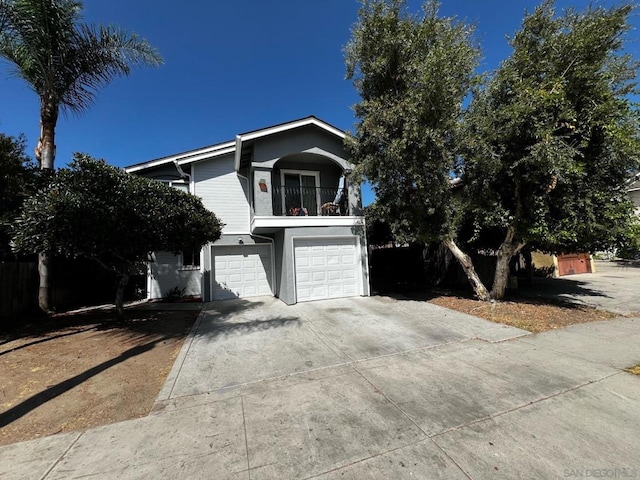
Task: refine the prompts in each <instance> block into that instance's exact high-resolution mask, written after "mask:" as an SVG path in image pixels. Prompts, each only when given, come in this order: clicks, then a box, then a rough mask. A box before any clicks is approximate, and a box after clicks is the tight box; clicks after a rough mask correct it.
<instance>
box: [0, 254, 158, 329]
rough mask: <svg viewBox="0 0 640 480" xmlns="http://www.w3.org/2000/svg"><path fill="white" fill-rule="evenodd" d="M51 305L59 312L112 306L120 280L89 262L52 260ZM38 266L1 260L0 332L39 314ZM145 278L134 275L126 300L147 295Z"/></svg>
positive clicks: (30, 262) (126, 293)
mask: <svg viewBox="0 0 640 480" xmlns="http://www.w3.org/2000/svg"><path fill="white" fill-rule="evenodd" d="M50 282H51V303H52V305H53V306H54V308H55V309H56V310H57V311H64V310H69V309H72V308H77V307H85V306H90V305H101V304H105V303H112V302H113V300H114V298H115V292H116V286H117V278H116V276H115V275H114V274H113V273H111V272H107V271H106V270H104V269H103V268H101V267H100V266H99V265H98V264H97V263H95V262H92V261H89V260H83V259H78V260H67V259H60V258H54V259H51V279H50ZM38 283H39V278H38V263H37V261H36V260H30V261H0V329H2V328H3V327H8V326H10V325H12V324H15V323H17V322H20V321H23V320H24V319H25V318H27V317H28V316H29V315H31V314H33V313H36V312H38ZM145 284H146V282H145V275H138V276H132V278H131V280H130V282H129V287H128V288H127V289H126V291H125V299H126V300H132V299H135V298H141V297H142V298H144V296H146V292H145V291H144V288H145Z"/></svg>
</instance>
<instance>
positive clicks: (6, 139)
mask: <svg viewBox="0 0 640 480" xmlns="http://www.w3.org/2000/svg"><path fill="white" fill-rule="evenodd" d="M25 144H26V141H25V138H24V136H19V137H11V136H8V135H4V134H2V133H0V258H5V257H8V256H10V255H11V248H10V246H9V240H10V229H11V225H12V224H13V222H14V220H15V217H17V216H18V214H19V211H20V207H21V205H22V202H23V201H24V199H25V198H26V197H27V196H29V195H30V193H31V192H32V191H33V190H34V188H35V186H36V177H37V174H36V168H35V165H34V164H33V162H32V161H31V159H30V158H29V157H27V155H26V154H25Z"/></svg>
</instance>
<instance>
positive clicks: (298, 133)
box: [253, 125, 348, 168]
mask: <svg viewBox="0 0 640 480" xmlns="http://www.w3.org/2000/svg"><path fill="white" fill-rule="evenodd" d="M320 150H321V151H323V152H325V154H327V156H330V157H332V158H335V159H337V160H340V161H342V162H344V161H345V160H344V159H345V158H348V155H347V153H346V151H345V149H344V145H343V142H342V140H341V139H339V138H337V137H336V136H335V135H332V134H330V133H328V132H326V131H323V130H321V129H319V128H317V127H315V126H311V125H310V126H307V127H303V128H298V129H296V130H290V131H286V132H282V133H278V134H275V135H272V136H269V137H267V138H263V139H260V140H259V141H257V142H256V143H255V145H254V149H253V165H254V166H256V167H258V166H262V167H267V168H271V167H273V164H274V163H275V162H276V161H278V160H279V159H280V158H282V157H285V156H287V155H291V154H294V153H300V152H311V153H313V152H314V151H317V152H318V153H320ZM345 166H346V165H345Z"/></svg>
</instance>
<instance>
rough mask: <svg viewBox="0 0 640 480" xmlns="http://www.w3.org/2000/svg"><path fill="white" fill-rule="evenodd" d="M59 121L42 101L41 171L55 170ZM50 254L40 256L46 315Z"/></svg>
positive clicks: (40, 298) (54, 108)
mask: <svg viewBox="0 0 640 480" xmlns="http://www.w3.org/2000/svg"><path fill="white" fill-rule="evenodd" d="M57 119H58V108H57V106H54V105H51V104H50V103H46V102H45V100H44V99H42V104H41V108H40V138H39V139H38V145H37V146H36V151H35V156H36V160H38V164H39V166H40V169H42V170H45V169H49V170H52V169H53V165H54V161H55V158H56V145H55V131H56V122H57ZM49 260H50V259H49V254H48V253H47V252H40V253H39V254H38V274H39V277H40V286H39V288H38V305H39V306H40V309H41V310H42V311H43V312H45V313H51V311H52V305H51V289H50V287H49V275H50V273H51V272H50V270H49V264H50V261H49Z"/></svg>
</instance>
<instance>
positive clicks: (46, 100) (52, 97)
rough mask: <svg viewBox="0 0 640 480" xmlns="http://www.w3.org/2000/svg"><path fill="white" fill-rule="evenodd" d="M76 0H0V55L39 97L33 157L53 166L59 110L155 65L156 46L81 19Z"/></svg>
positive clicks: (44, 276)
mask: <svg viewBox="0 0 640 480" xmlns="http://www.w3.org/2000/svg"><path fill="white" fill-rule="evenodd" d="M81 11H82V2H80V1H77V0H0V57H1V58H4V59H5V60H6V61H8V62H9V63H10V64H11V65H12V66H13V73H14V74H15V75H16V76H17V77H19V78H21V79H23V80H24V81H25V82H27V84H28V85H29V86H30V87H31V88H32V89H33V91H34V92H35V93H36V94H37V95H38V97H39V98H40V138H39V140H38V145H37V147H36V151H35V157H36V160H37V161H38V163H39V165H40V168H43V169H53V168H54V161H55V153H56V146H55V130H56V124H57V121H58V114H59V112H60V109H61V108H63V109H68V110H70V111H72V112H74V113H80V112H82V111H84V110H86V109H87V108H88V107H89V106H90V105H91V103H92V101H93V99H94V97H95V94H96V93H97V92H98V91H99V90H100V89H101V88H103V87H105V86H106V85H108V84H109V83H110V82H111V81H112V80H113V79H114V78H115V77H118V76H121V75H128V74H129V73H130V71H131V68H132V67H133V66H137V65H159V64H160V63H161V58H160V56H159V55H158V53H157V52H156V50H155V49H154V48H153V47H152V46H151V45H149V43H147V42H146V41H145V40H143V39H141V38H139V37H138V36H136V35H135V34H128V33H127V32H125V31H123V30H122V29H119V28H116V27H112V26H103V25H90V24H85V23H83V22H82V21H81ZM39 271H40V294H39V303H40V307H41V308H42V309H43V310H49V309H50V305H49V288H48V261H47V255H46V252H45V253H41V254H40V261H39Z"/></svg>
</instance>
